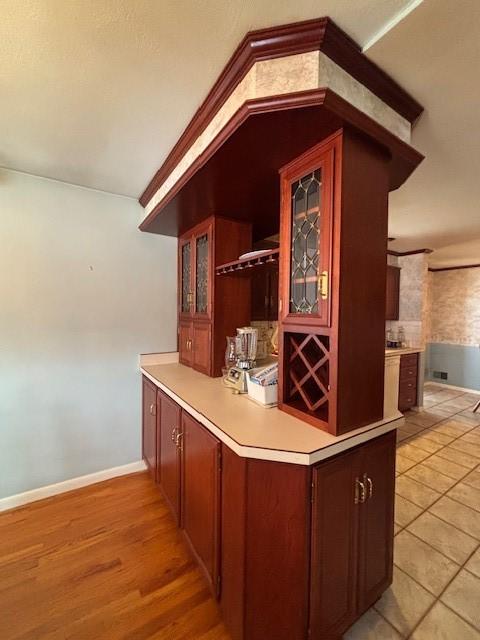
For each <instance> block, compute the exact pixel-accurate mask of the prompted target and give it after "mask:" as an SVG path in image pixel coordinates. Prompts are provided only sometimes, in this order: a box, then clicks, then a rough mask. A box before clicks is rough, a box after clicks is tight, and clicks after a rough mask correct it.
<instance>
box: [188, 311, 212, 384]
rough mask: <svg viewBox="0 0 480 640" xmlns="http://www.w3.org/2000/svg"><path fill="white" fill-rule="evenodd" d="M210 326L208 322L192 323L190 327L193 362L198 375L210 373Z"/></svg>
mask: <svg viewBox="0 0 480 640" xmlns="http://www.w3.org/2000/svg"><path fill="white" fill-rule="evenodd" d="M211 342H212V325H211V324H210V323H209V322H194V323H193V326H192V344H193V362H192V366H193V368H194V369H196V370H197V371H200V373H206V374H207V375H208V374H209V373H210V366H211V356H210V354H211Z"/></svg>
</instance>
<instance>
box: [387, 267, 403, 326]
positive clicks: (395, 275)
mask: <svg viewBox="0 0 480 640" xmlns="http://www.w3.org/2000/svg"><path fill="white" fill-rule="evenodd" d="M399 312H400V267H395V266H394V265H391V264H389V265H387V303H386V307H385V320H398V319H399Z"/></svg>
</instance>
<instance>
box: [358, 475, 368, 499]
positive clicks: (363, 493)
mask: <svg viewBox="0 0 480 640" xmlns="http://www.w3.org/2000/svg"><path fill="white" fill-rule="evenodd" d="M366 499H367V490H366V489H365V484H364V483H363V482H362V481H361V480H359V479H358V478H355V504H363V503H364V502H365V500H366Z"/></svg>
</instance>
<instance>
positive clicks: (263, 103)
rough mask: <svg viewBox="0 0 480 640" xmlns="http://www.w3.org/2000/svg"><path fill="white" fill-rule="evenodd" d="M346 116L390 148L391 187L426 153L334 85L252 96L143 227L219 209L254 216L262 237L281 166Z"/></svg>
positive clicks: (182, 227) (175, 226)
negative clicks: (342, 95)
mask: <svg viewBox="0 0 480 640" xmlns="http://www.w3.org/2000/svg"><path fill="white" fill-rule="evenodd" d="M345 123H348V124H351V125H352V126H354V127H356V128H359V129H360V130H363V131H365V132H366V133H367V134H368V135H370V136H372V137H374V138H375V139H377V140H379V142H381V144H383V145H384V146H385V147H386V148H387V149H389V152H390V154H391V162H390V165H389V180H390V189H391V190H392V189H397V188H398V187H399V186H400V185H401V184H403V182H404V181H405V180H406V179H407V177H408V176H409V175H410V174H411V173H412V171H413V170H414V169H415V168H416V166H417V165H418V164H419V163H420V162H421V160H422V159H423V156H422V155H421V154H420V153H418V152H417V151H415V150H414V149H413V148H412V147H410V146H409V145H407V144H406V143H404V142H403V141H402V140H400V139H399V138H397V137H396V136H394V135H393V134H391V133H390V132H389V131H387V130H386V129H384V128H383V127H381V126H380V125H378V124H377V123H376V122H375V121H374V120H372V119H371V118H369V117H368V116H366V115H365V114H364V113H362V112H360V111H358V109H356V108H355V107H353V106H352V105H351V104H350V103H348V102H347V101H345V100H343V99H342V98H340V97H339V96H337V95H336V94H335V93H333V92H332V91H331V90H326V89H313V90H309V91H301V92H298V93H295V94H290V95H288V96H284V95H279V96H271V97H268V98H259V99H255V100H250V101H247V102H246V103H245V104H243V105H242V106H241V107H240V108H239V110H238V111H237V112H236V113H235V114H234V116H233V117H232V118H231V120H230V121H229V122H228V124H227V125H226V126H225V127H224V128H223V129H222V130H221V131H220V132H219V134H218V135H217V137H216V138H215V139H214V140H213V141H212V142H211V143H210V144H209V145H208V146H207V148H206V149H205V150H204V151H203V153H202V154H201V155H200V156H199V157H198V158H197V159H196V160H194V161H193V163H192V164H191V165H190V166H189V168H188V169H187V170H186V172H185V173H184V174H183V175H182V176H181V178H180V179H179V180H178V181H177V182H176V183H175V185H174V186H173V187H172V189H170V190H169V192H168V193H167V194H166V195H165V197H164V198H163V199H162V200H161V201H160V202H159V203H158V204H157V205H156V206H155V207H154V209H153V210H152V211H151V212H150V213H149V214H148V215H147V217H146V218H145V220H144V221H143V222H142V223H141V225H140V229H141V230H142V231H149V232H153V233H162V234H164V235H175V236H178V235H181V234H182V233H184V232H185V231H186V230H188V229H189V228H191V227H192V226H193V225H195V224H197V223H198V222H199V221H201V220H204V219H205V218H206V217H208V216H209V215H211V214H213V213H215V214H220V215H226V216H228V217H229V218H236V219H242V220H246V221H249V222H254V225H255V226H254V239H255V240H261V239H263V238H265V237H267V236H268V235H271V234H273V233H276V232H277V231H278V207H279V193H278V181H277V171H278V169H279V168H280V167H282V166H283V165H285V164H286V163H288V162H289V161H291V160H292V159H294V158H295V157H297V156H298V155H300V154H301V153H303V152H304V151H305V150H306V149H309V148H310V147H312V146H314V145H315V144H318V143H320V142H321V141H322V140H324V139H325V138H326V137H327V136H328V135H330V134H332V133H333V132H334V131H336V130H338V129H339V128H340V127H341V126H343V125H344V124H345ZM279 132H281V135H279ZM267 149H268V153H267V152H266V150H267ZM206 203H207V204H206ZM259 211H260V212H261V216H258V212H259Z"/></svg>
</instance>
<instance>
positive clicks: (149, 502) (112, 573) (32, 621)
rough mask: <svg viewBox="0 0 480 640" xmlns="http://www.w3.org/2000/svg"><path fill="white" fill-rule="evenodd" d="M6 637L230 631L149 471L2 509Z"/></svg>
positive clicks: (210, 638) (1, 615)
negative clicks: (5, 510) (222, 619)
mask: <svg viewBox="0 0 480 640" xmlns="http://www.w3.org/2000/svg"><path fill="white" fill-rule="evenodd" d="M0 637H1V638H2V640H19V639H20V638H22V640H34V639H35V640H38V639H39V638H48V639H49V640H50V639H52V640H53V639H55V640H60V639H62V640H64V638H67V637H68V638H69V639H72V640H74V639H76V640H85V638H95V640H101V639H104V640H107V639H108V640H111V639H112V638H123V637H129V638H135V639H136V640H140V639H142V638H169V640H170V639H172V640H182V639H186V638H193V637H194V638H202V640H229V639H230V636H229V635H228V633H227V631H226V630H225V627H224V626H223V623H222V621H221V619H220V616H219V613H218V610H217V607H216V605H215V602H214V600H213V598H212V597H211V596H210V592H209V590H208V586H207V584H206V582H205V579H204V576H203V575H202V572H201V571H200V569H199V568H198V567H197V565H196V563H195V561H194V560H193V558H192V556H191V554H190V553H189V551H188V548H187V545H186V544H185V543H184V541H183V540H182V537H181V534H180V532H179V531H178V530H177V527H176V523H175V521H174V518H173V516H172V515H171V513H170V510H169V509H168V507H167V505H166V503H165V501H164V500H163V498H162V497H161V494H160V492H159V491H158V489H157V488H156V487H155V485H154V484H153V483H152V481H151V479H150V477H149V475H148V473H147V472H142V473H139V474H134V475H131V476H124V477H121V478H115V479H113V480H108V481H106V482H102V483H99V484H96V485H92V486H90V487H85V488H83V489H79V490H77V491H72V492H69V493H65V494H61V495H59V496H55V497H53V498H48V499H46V500H42V501H39V502H36V503H32V504H29V505H26V506H24V507H20V508H18V509H15V510H12V511H7V512H5V513H2V514H0Z"/></svg>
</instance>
